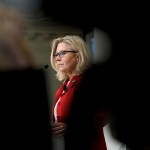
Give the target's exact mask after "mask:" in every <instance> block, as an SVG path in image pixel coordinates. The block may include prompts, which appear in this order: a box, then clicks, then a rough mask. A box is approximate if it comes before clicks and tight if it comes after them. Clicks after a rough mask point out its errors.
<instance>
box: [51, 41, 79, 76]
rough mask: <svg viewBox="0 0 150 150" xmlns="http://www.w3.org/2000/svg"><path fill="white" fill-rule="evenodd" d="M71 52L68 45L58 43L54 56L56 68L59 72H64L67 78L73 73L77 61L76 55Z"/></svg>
mask: <svg viewBox="0 0 150 150" xmlns="http://www.w3.org/2000/svg"><path fill="white" fill-rule="evenodd" d="M62 51H64V52H62ZM67 51H68V52H67ZM72 51H74V50H72V49H71V47H70V45H69V44H66V43H59V44H58V46H57V49H56V52H55V54H54V57H55V61H56V64H57V68H58V69H59V71H61V72H64V73H66V74H68V75H69V76H71V75H73V74H74V73H75V68H76V65H77V61H78V57H77V55H76V53H74V52H72ZM62 53H63V55H62ZM60 56H61V57H60Z"/></svg>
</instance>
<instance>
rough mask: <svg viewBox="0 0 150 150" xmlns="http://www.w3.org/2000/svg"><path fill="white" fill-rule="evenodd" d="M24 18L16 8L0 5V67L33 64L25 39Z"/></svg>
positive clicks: (4, 68) (11, 67)
mask: <svg viewBox="0 0 150 150" xmlns="http://www.w3.org/2000/svg"><path fill="white" fill-rule="evenodd" d="M25 29H26V26H25V20H24V18H23V15H22V16H21V15H20V14H19V12H18V11H17V10H14V9H10V8H8V7H6V6H5V5H0V69H1V70H12V69H21V68H26V67H32V66H33V63H34V62H33V57H32V55H31V51H30V49H29V45H28V44H27V39H25V36H24V32H25Z"/></svg>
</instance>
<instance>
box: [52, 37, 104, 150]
mask: <svg viewBox="0 0 150 150" xmlns="http://www.w3.org/2000/svg"><path fill="white" fill-rule="evenodd" d="M50 60H51V66H52V68H53V69H54V70H55V71H56V78H57V79H58V80H59V81H63V83H62V85H61V86H60V87H59V88H58V90H57V92H56V95H55V100H54V103H53V107H52V122H51V129H52V133H53V135H55V137H57V138H64V139H65V141H64V142H65V150H74V148H75V147H76V146H77V145H78V138H79V137H77V138H76V139H75V141H74V142H75V143H76V144H77V145H76V146H75V145H74V144H73V143H72V142H70V139H74V138H75V137H76V136H74V134H72V131H70V130H68V129H71V128H70V127H71V126H72V122H70V119H71V118H72V116H73V114H72V108H73V107H74V106H73V103H74V100H75V99H74V97H75V95H76V93H78V89H79V86H80V83H81V82H82V80H83V78H84V73H85V71H86V70H87V69H88V68H89V67H90V66H91V65H92V55H91V54H90V50H89V49H88V47H87V44H86V42H85V41H84V40H83V39H82V38H81V37H79V36H75V35H67V36H64V37H59V38H56V39H54V40H53V41H52V43H51V56H50ZM76 101H78V100H76ZM91 101H92V100H91ZM85 105H86V104H85ZM77 109H78V108H77ZM83 109H84V108H83ZM89 111H90V110H89ZM79 118H80V119H82V114H81V116H80V117H79ZM72 119H73V118H72ZM80 119H79V120H80ZM78 125H79V126H80V121H79V122H78ZM78 125H77V126H78ZM77 126H76V127H75V128H74V129H73V130H74V131H75V132H76V133H78V127H77ZM80 127H81V128H82V125H81V126H80ZM79 136H80V135H79ZM102 139H103V136H102ZM91 142H92V141H91ZM84 144H85V143H83V145H84ZM89 144H90V143H89ZM100 144H101V143H100ZM102 144H103V143H102ZM86 145H88V143H86ZM78 146H79V147H78V149H80V147H82V145H78ZM104 146H105V143H104ZM89 148H90V147H89ZM90 149H92V146H91V148H90ZM86 150H87V149H86ZM102 150H105V149H102Z"/></svg>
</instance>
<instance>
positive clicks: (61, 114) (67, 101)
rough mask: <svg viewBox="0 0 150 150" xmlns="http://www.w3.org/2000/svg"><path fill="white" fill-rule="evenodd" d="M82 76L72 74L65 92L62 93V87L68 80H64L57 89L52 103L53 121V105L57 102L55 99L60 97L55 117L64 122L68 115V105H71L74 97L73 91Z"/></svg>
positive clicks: (75, 89)
mask: <svg viewBox="0 0 150 150" xmlns="http://www.w3.org/2000/svg"><path fill="white" fill-rule="evenodd" d="M82 76H83V75H79V76H74V77H73V78H72V79H71V81H70V83H69V85H68V87H67V89H66V91H65V93H63V94H62V92H63V90H64V87H65V86H66V84H67V83H68V80H66V81H65V82H64V83H63V84H62V85H61V86H60V88H59V89H58V90H57V92H56V95H55V100H54V104H53V107H52V119H53V121H54V106H55V104H56V103H57V101H58V100H59V98H60V97H61V101H60V102H59V103H58V106H57V116H58V117H57V119H58V121H59V122H66V119H67V118H68V116H69V112H70V107H71V105H72V100H73V98H74V93H75V92H76V91H77V90H78V86H79V85H80V82H81V79H82Z"/></svg>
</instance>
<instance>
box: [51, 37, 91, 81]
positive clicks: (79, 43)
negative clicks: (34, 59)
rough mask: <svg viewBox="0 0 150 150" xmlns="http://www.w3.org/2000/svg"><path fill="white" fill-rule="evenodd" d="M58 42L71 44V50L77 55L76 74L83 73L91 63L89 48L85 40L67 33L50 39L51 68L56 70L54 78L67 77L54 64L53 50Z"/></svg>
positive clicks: (63, 78) (62, 78) (60, 79)
mask: <svg viewBox="0 0 150 150" xmlns="http://www.w3.org/2000/svg"><path fill="white" fill-rule="evenodd" d="M59 43H66V44H68V45H70V46H71V49H72V50H73V51H77V52H78V53H77V55H78V56H79V62H78V64H77V66H76V74H81V73H83V72H84V71H85V70H86V69H87V68H88V67H89V66H90V65H91V64H92V55H91V53H90V49H89V48H88V46H87V44H86V42H85V41H84V40H83V39H82V38H81V37H79V36H76V35H67V36H64V37H59V38H56V39H53V40H52V41H51V45H50V46H51V55H50V62H51V65H52V68H53V69H54V70H55V71H56V72H57V73H56V78H57V79H58V80H59V81H62V80H65V79H67V78H68V76H67V74H65V73H63V72H61V71H59V69H58V68H57V65H56V60H55V58H54V54H55V51H56V49H57V46H58V44H59Z"/></svg>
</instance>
